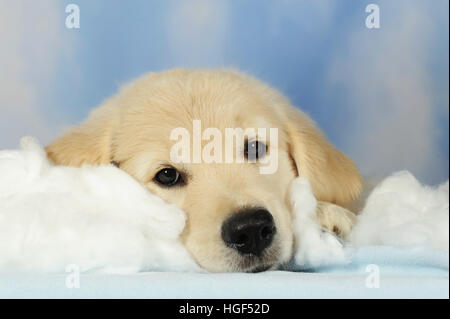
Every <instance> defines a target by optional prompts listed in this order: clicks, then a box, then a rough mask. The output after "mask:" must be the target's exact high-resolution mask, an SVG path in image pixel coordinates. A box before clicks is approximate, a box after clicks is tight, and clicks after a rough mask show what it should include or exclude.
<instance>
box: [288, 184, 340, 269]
mask: <svg viewBox="0 0 450 319" xmlns="http://www.w3.org/2000/svg"><path fill="white" fill-rule="evenodd" d="M290 191H291V203H292V207H293V215H294V221H293V225H292V226H293V231H294V237H295V246H296V248H295V255H294V261H295V264H296V265H298V266H304V267H319V266H324V265H329V264H341V263H346V262H348V260H349V259H348V258H349V254H348V252H347V251H346V249H345V248H344V245H343V243H342V242H341V241H340V240H339V239H338V238H337V237H336V236H334V234H332V233H331V232H328V231H325V230H324V229H322V227H321V226H320V224H319V222H318V220H317V216H316V207H317V201H316V199H315V197H314V195H313V193H312V189H311V186H310V184H309V182H308V181H307V180H306V179H305V178H296V179H295V180H294V181H293V182H292V185H291V189H290Z"/></svg>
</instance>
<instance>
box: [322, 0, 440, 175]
mask: <svg viewBox="0 0 450 319" xmlns="http://www.w3.org/2000/svg"><path fill="white" fill-rule="evenodd" d="M380 8H381V29H379V30H368V29H365V28H364V20H363V18H361V29H358V30H357V31H355V32H354V33H353V35H352V36H351V37H350V38H349V40H348V43H347V44H346V45H344V48H342V50H341V51H340V53H339V54H338V55H337V56H336V57H335V59H334V61H333V63H332V67H331V71H330V74H329V80H330V85H331V86H336V85H342V86H343V87H344V88H345V94H346V95H347V96H348V98H349V100H348V103H349V104H348V108H349V110H348V111H349V114H350V115H351V118H350V120H349V122H348V123H345V127H343V128H342V134H345V136H347V137H348V138H349V139H350V144H349V145H348V149H349V150H350V153H351V155H353V156H354V157H355V159H356V160H357V162H358V164H359V165H360V167H361V170H362V172H363V173H364V174H367V175H386V174H388V173H390V172H392V171H395V170H399V169H408V170H410V171H412V172H413V173H414V174H415V175H417V176H419V178H421V179H422V180H426V181H427V182H437V181H442V180H443V179H445V178H446V177H445V176H441V175H442V174H443V172H442V169H443V168H444V167H445V165H448V163H447V164H446V163H445V156H444V154H442V153H441V151H440V149H439V146H438V145H437V142H438V141H437V139H436V136H435V131H436V128H437V127H438V124H437V123H435V114H436V109H435V106H434V105H433V96H432V90H431V85H432V83H431V74H430V72H431V71H429V69H428V66H427V64H428V63H429V59H430V55H431V53H432V52H430V50H431V49H430V48H431V47H432V46H431V45H430V44H431V43H432V41H433V40H435V39H434V36H435V34H436V29H435V28H436V25H435V24H434V23H433V22H434V21H433V17H432V16H430V13H429V11H427V10H426V8H424V7H422V6H420V5H417V3H415V4H414V5H404V6H400V7H399V6H397V7H396V6H390V4H388V3H387V2H381V3H380ZM389 10H390V11H389ZM383 12H384V15H383ZM389 16H391V17H394V18H395V20H393V19H389Z"/></svg>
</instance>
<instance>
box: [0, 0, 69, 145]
mask: <svg viewBox="0 0 450 319" xmlns="http://www.w3.org/2000/svg"><path fill="white" fill-rule="evenodd" d="M63 13H64V11H63V8H62V9H60V8H59V6H58V3H56V2H54V1H48V0H43V1H7V0H0V39H1V41H2V44H1V50H0V114H1V116H0V149H3V148H7V147H16V146H17V145H18V142H19V138H20V137H22V136H23V135H26V134H31V135H34V136H37V137H38V138H39V139H41V140H42V141H48V140H49V139H50V138H51V137H52V136H54V134H55V132H56V131H57V129H58V128H57V127H55V124H54V123H53V125H52V124H50V123H49V122H48V119H47V118H46V114H43V113H44V109H45V107H44V106H43V105H40V103H42V102H41V100H42V91H43V89H44V88H46V86H49V85H51V83H52V81H53V80H54V78H53V76H54V73H55V70H56V67H57V63H58V59H57V57H58V54H59V52H60V51H61V50H64V49H63V48H62V40H63V39H62V37H63V36H62V32H61V31H62V28H63V27H64V17H63V16H62V14H63ZM47 89H48V87H47Z"/></svg>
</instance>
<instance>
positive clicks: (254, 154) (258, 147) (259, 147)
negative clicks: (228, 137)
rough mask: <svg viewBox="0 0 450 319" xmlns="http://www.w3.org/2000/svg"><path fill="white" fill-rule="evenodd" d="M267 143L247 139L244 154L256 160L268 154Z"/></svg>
mask: <svg viewBox="0 0 450 319" xmlns="http://www.w3.org/2000/svg"><path fill="white" fill-rule="evenodd" d="M266 153H267V145H266V144H264V143H262V142H259V141H251V142H249V141H246V142H245V146H244V155H245V157H246V158H247V159H249V160H256V159H258V158H262V157H264V156H266Z"/></svg>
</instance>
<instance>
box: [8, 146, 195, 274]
mask: <svg viewBox="0 0 450 319" xmlns="http://www.w3.org/2000/svg"><path fill="white" fill-rule="evenodd" d="M21 144H22V150H20V151H2V152H0V176H1V178H0V268H2V269H11V270H30V271H46V272H64V271H65V268H66V267H67V266H68V265H77V266H78V267H79V269H80V270H81V271H83V272H86V271H95V272H109V273H130V272H137V271H145V270H188V271H189V270H199V269H198V267H197V266H196V264H195V262H194V261H193V260H192V258H191V257H190V255H189V254H188V252H187V251H186V250H185V248H184V246H183V245H182V244H181V242H180V241H179V239H178V237H179V234H180V233H181V231H182V230H183V228H184V225H185V215H184V213H183V212H182V211H180V210H179V209H177V208H176V207H175V206H173V205H169V204H166V203H165V202H163V200H161V199H160V198H158V197H156V196H154V195H152V194H150V193H149V192H148V191H146V189H145V188H144V187H142V185H140V184H139V183H138V182H137V181H135V180H134V179H133V178H132V177H130V176H129V175H128V174H126V173H125V172H123V171H121V170H120V169H118V168H116V167H114V166H100V167H83V168H73V167H62V166H54V165H52V164H51V163H49V161H48V159H47V157H46V154H45V152H44V150H43V149H42V148H41V147H40V146H39V145H38V144H37V143H36V142H35V141H34V140H33V139H30V138H24V139H22V142H21Z"/></svg>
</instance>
